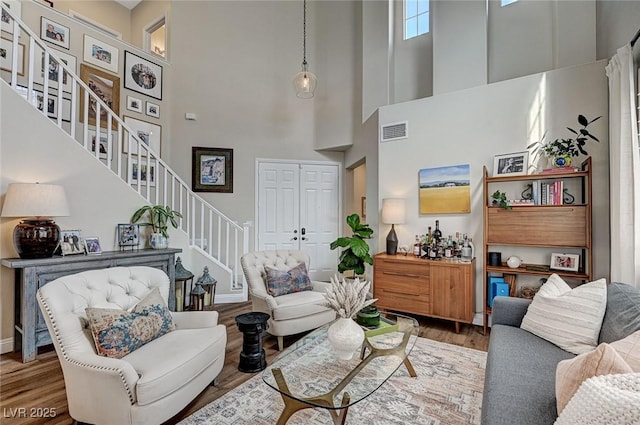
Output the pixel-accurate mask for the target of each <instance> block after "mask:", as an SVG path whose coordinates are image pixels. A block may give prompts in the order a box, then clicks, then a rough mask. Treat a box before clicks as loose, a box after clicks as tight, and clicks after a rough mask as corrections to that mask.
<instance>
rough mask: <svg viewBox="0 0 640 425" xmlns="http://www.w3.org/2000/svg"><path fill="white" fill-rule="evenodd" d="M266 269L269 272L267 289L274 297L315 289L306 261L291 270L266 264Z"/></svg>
mask: <svg viewBox="0 0 640 425" xmlns="http://www.w3.org/2000/svg"><path fill="white" fill-rule="evenodd" d="M264 270H265V272H266V273H267V291H269V294H271V295H273V296H274V297H277V296H280V295H285V294H292V293H294V292H300V291H311V290H312V289H313V283H311V279H309V273H307V266H306V265H305V264H304V263H300V264H298V265H297V266H295V267H293V268H291V269H290V270H289V271H282V270H278V269H274V268H271V267H269V266H265V268H264Z"/></svg>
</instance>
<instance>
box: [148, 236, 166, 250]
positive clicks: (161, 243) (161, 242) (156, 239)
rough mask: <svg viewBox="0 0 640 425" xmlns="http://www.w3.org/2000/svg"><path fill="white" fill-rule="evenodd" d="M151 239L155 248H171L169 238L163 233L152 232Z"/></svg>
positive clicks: (152, 246)
mask: <svg viewBox="0 0 640 425" xmlns="http://www.w3.org/2000/svg"><path fill="white" fill-rule="evenodd" d="M149 241H150V243H151V248H153V249H167V248H169V238H166V237H164V236H163V235H162V233H152V234H151V238H150V239H149Z"/></svg>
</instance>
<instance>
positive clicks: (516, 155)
mask: <svg viewBox="0 0 640 425" xmlns="http://www.w3.org/2000/svg"><path fill="white" fill-rule="evenodd" d="M528 167H529V152H527V151H524V152H513V153H505V154H502V155H496V156H494V157H493V177H503V176H524V175H526V174H527V168H528Z"/></svg>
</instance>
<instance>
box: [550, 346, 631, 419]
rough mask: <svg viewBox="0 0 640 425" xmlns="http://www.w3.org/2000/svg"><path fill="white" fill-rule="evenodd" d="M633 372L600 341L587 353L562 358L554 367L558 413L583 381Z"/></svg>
mask: <svg viewBox="0 0 640 425" xmlns="http://www.w3.org/2000/svg"><path fill="white" fill-rule="evenodd" d="M629 372H633V370H631V367H629V365H628V364H627V363H626V362H625V361H624V360H623V359H622V357H620V355H618V353H617V352H616V350H615V349H614V348H613V347H612V346H611V345H609V344H606V343H602V344H600V345H598V347H597V348H596V349H595V350H593V351H590V352H588V353H584V354H580V355H579V356H576V357H574V358H573V359H568V360H562V361H561V362H559V363H558V366H557V368H556V401H557V408H558V414H560V413H561V412H562V411H563V410H564V408H565V406H566V405H567V403H569V400H571V397H573V395H574V394H575V392H576V391H578V388H579V387H580V384H582V382H583V381H585V380H587V379H589V378H591V377H593V376H598V375H608V374H613V373H629Z"/></svg>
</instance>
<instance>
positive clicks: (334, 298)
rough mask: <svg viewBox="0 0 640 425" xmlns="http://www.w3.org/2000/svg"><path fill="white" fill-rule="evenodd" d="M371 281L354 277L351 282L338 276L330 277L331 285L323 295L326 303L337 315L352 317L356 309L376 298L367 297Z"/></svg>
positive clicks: (372, 301)
mask: <svg viewBox="0 0 640 425" xmlns="http://www.w3.org/2000/svg"><path fill="white" fill-rule="evenodd" d="M370 287H371V282H367V281H366V280H363V281H360V279H359V278H357V277H356V278H355V280H353V281H352V282H350V281H347V280H346V279H344V278H343V279H342V282H341V281H340V279H338V276H334V277H332V278H331V287H330V288H329V289H327V292H326V293H325V294H324V297H325V298H326V300H327V305H328V306H329V307H331V308H332V309H334V310H335V311H336V313H337V314H338V316H339V317H342V318H345V319H352V318H353V317H354V316H355V315H356V314H357V313H358V311H360V310H361V309H363V308H364V307H366V306H368V305H370V304H373V303H374V302H376V301H377V300H378V299H377V298H375V299H370V300H368V299H367V294H368V293H369V288H370Z"/></svg>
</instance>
